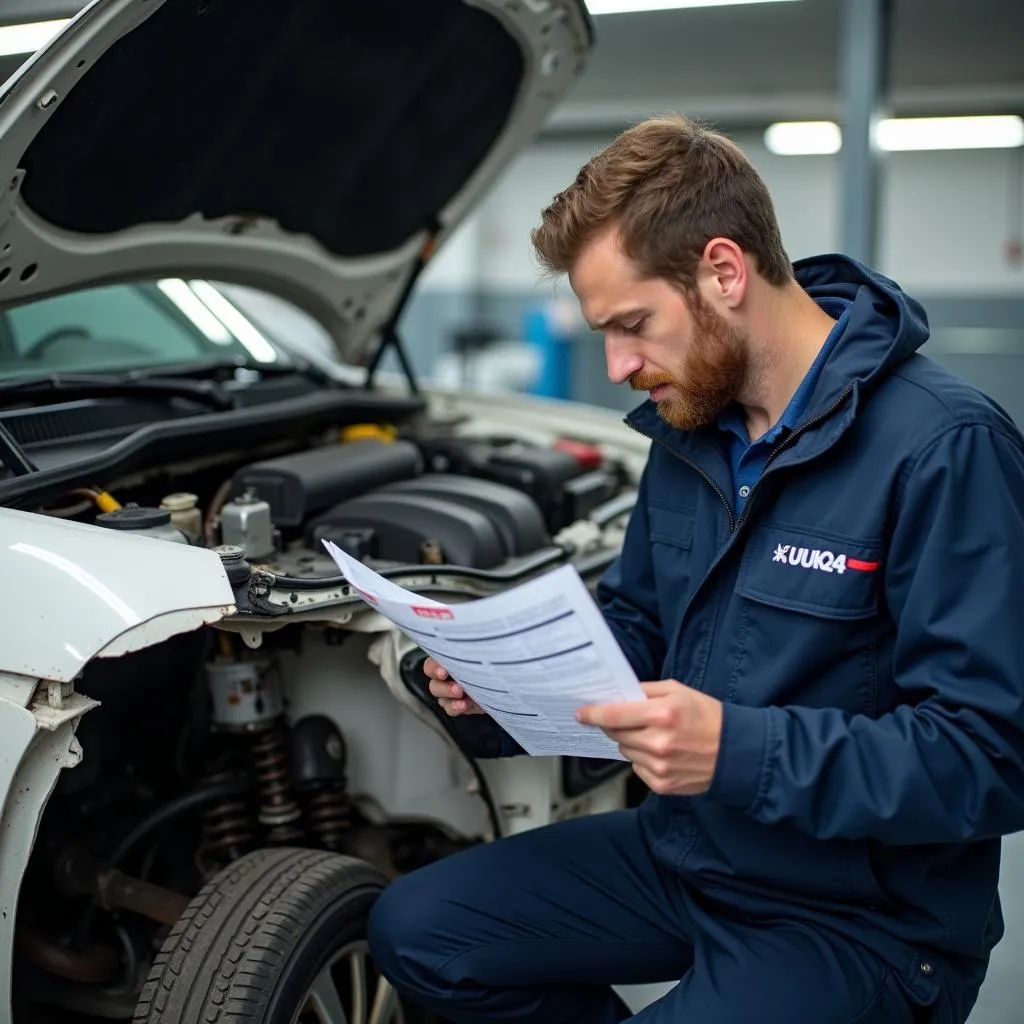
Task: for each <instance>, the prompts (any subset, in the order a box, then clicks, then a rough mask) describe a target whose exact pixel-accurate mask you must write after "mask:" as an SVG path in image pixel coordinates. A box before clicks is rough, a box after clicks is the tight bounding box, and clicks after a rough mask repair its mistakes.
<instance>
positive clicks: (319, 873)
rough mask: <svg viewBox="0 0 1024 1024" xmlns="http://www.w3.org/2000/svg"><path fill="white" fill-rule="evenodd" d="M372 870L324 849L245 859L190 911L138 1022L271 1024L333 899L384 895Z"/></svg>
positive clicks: (162, 957) (157, 965)
mask: <svg viewBox="0 0 1024 1024" xmlns="http://www.w3.org/2000/svg"><path fill="white" fill-rule="evenodd" d="M384 884H385V879H384V877H383V876H382V875H381V874H380V873H379V872H378V871H377V870H376V869H375V868H373V867H371V866H370V865H369V864H367V863H365V862H364V861H361V860H357V859H355V858H352V857H345V856H342V855H340V854H335V853H325V852H322V851H319V850H304V849H294V848H285V847H283V848H278V849H263V850H257V851H255V852H253V853H250V854H247V855H246V856H244V857H241V858H239V859H238V860H236V861H234V862H233V863H232V864H230V865H229V866H228V867H227V868H225V869H224V870H223V871H222V872H220V873H219V874H218V875H216V876H215V877H214V878H213V879H211V880H210V881H209V882H208V883H207V884H206V885H205V886H203V888H202V889H201V890H200V891H199V893H198V894H197V895H196V897H195V898H194V899H193V900H192V901H191V902H190V903H189V905H188V907H187V908H186V910H185V912H184V913H183V914H182V916H181V917H180V918H179V919H178V921H177V923H176V924H175V925H174V927H173V928H172V929H171V931H170V934H169V935H168V936H167V939H166V940H165V942H164V944H163V947H162V948H161V950H160V952H159V953H158V954H157V955H156V957H155V959H154V961H153V966H152V968H151V969H150V972H149V975H148V977H147V978H146V981H145V983H144V984H143V986H142V992H141V994H140V997H139V1001H138V1004H137V1006H136V1009H135V1016H134V1018H133V1020H134V1024H184V1022H189V1024H191V1022H193V1021H195V1022H203V1024H257V1022H259V1024H262V1022H263V1021H264V1019H265V1016H264V1015H265V1011H266V1009H267V1007H268V1005H269V1004H270V1001H271V999H272V996H273V993H274V990H275V988H276V987H277V985H278V982H279V980H280V978H281V975H282V973H283V971H284V970H285V968H286V966H287V963H288V961H289V959H290V958H291V956H292V954H293V953H294V951H295V948H296V946H297V945H298V944H299V943H300V942H301V940H302V939H303V937H304V936H305V934H306V933H307V931H308V930H309V928H310V926H311V925H313V923H314V922H315V921H316V919H317V918H318V917H319V916H320V915H321V914H322V913H323V911H324V909H325V908H326V907H328V906H329V905H330V904H331V903H332V902H333V901H335V900H337V899H338V898H340V897H343V896H344V895H345V894H346V893H350V892H352V891H353V890H356V889H363V890H367V889H369V890H375V889H380V888H382V887H383V886H384Z"/></svg>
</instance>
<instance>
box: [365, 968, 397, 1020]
mask: <svg viewBox="0 0 1024 1024" xmlns="http://www.w3.org/2000/svg"><path fill="white" fill-rule="evenodd" d="M397 1002H398V994H397V993H396V992H395V990H394V987H393V986H392V984H391V982H390V981H388V979H387V978H384V977H382V978H381V979H380V981H378V982H377V991H376V993H375V994H374V997H373V1009H372V1010H371V1011H370V1020H369V1022H368V1024H392V1020H393V1018H394V1015H395V1008H396V1004H397Z"/></svg>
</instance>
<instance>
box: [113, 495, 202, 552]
mask: <svg viewBox="0 0 1024 1024" xmlns="http://www.w3.org/2000/svg"><path fill="white" fill-rule="evenodd" d="M94 522H95V523H96V525H97V526H104V527H106V528H107V529H108V530H123V531H124V532H125V533H134V534H135V536H137V537H152V538H153V539H154V540H169V541H172V542H173V543H175V544H187V543H188V537H186V536H185V534H183V533H182V532H181V530H179V529H178V528H177V527H175V526H172V525H171V513H170V512H169V511H168V510H167V509H165V508H145V507H140V506H139V505H136V504H134V503H131V502H129V503H128V504H127V505H122V506H121V508H116V509H114V511H113V512H101V513H100V514H99V515H98V516H97V517H96V519H95V520H94Z"/></svg>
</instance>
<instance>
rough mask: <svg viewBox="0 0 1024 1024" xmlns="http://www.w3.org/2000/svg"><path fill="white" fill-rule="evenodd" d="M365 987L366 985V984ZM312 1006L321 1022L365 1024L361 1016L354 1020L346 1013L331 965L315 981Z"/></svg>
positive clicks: (321, 1023)
mask: <svg viewBox="0 0 1024 1024" xmlns="http://www.w3.org/2000/svg"><path fill="white" fill-rule="evenodd" d="M364 987H365V986H364ZM308 1005H309V1006H310V1008H311V1009H312V1010H313V1012H314V1013H315V1014H316V1016H317V1019H318V1020H319V1021H320V1024H364V1020H363V1018H361V1017H355V1018H353V1019H352V1020H349V1018H348V1017H347V1016H346V1014H345V1008H344V1007H343V1006H342V1005H341V996H339V995H338V989H337V986H336V985H335V984H334V978H333V977H331V969H330V967H325V968H324V969H323V970H322V971H321V972H320V973H319V974H318V975H317V976H316V981H314V982H313V987H312V988H311V989H310V991H309V1004H308Z"/></svg>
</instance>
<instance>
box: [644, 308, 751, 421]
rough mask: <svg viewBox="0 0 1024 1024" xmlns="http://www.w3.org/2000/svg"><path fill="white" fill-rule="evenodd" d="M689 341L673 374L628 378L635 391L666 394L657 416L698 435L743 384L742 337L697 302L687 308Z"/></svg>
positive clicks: (744, 355) (744, 349) (745, 369)
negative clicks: (663, 391)
mask: <svg viewBox="0 0 1024 1024" xmlns="http://www.w3.org/2000/svg"><path fill="white" fill-rule="evenodd" d="M690 310H691V316H692V318H693V340H692V343H691V345H690V346H689V352H688V353H687V354H686V358H685V359H684V361H683V365H682V367H681V368H680V370H679V372H678V373H656V372H655V373H645V372H643V371H639V370H638V371H637V372H636V373H634V374H633V375H632V376H631V377H630V378H629V383H630V386H631V387H632V388H633V389H634V390H636V391H651V390H653V389H654V388H656V387H659V386H660V385H662V384H667V385H669V387H670V388H671V389H672V392H671V394H670V395H669V396H668V397H666V398H662V399H659V400H658V402H657V408H658V415H660V416H661V418H662V419H663V420H665V422H666V423H668V424H669V425H670V426H672V427H675V428H676V429H677V430H697V429H698V428H700V427H706V426H709V425H710V424H712V423H714V422H715V420H716V419H717V418H718V416H719V415H720V414H721V413H722V412H723V411H724V410H725V408H726V407H727V406H728V405H729V404H730V403H731V402H733V401H735V400H736V398H737V397H738V396H739V394H740V392H741V389H742V388H743V385H744V383H745V381H746V379H747V372H748V369H749V367H748V354H747V346H746V338H745V337H744V335H743V334H742V332H740V331H738V330H737V329H736V328H735V327H732V326H730V325H729V324H728V323H726V321H725V320H724V319H723V318H722V317H720V316H719V315H718V314H717V313H716V312H715V311H714V310H713V309H711V308H710V307H709V306H708V305H706V304H705V303H704V302H703V301H702V300H701V299H700V298H699V297H694V299H692V300H691V304H690Z"/></svg>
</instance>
